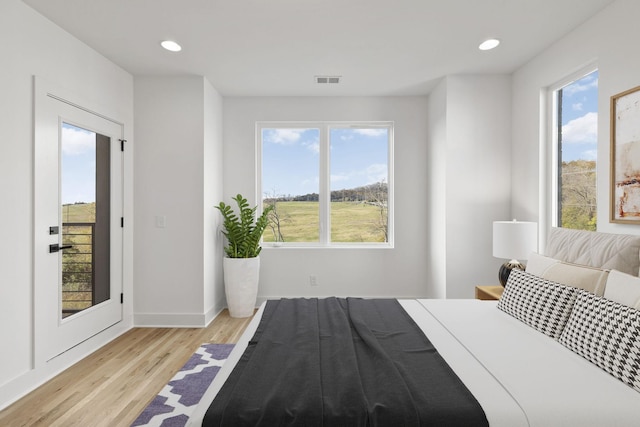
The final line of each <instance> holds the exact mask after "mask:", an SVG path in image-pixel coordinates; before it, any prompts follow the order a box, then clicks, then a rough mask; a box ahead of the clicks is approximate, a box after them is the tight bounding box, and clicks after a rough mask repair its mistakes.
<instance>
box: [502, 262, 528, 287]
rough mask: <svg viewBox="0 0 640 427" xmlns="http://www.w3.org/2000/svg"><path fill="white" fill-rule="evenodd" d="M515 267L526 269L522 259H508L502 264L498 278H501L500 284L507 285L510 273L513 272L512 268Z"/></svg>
mask: <svg viewBox="0 0 640 427" xmlns="http://www.w3.org/2000/svg"><path fill="white" fill-rule="evenodd" d="M514 268H516V269H518V270H522V271H524V265H522V263H521V262H520V261H518V260H515V259H512V260H511V261H507V262H505V263H504V264H502V266H500V270H498V279H499V280H500V284H501V285H502V286H506V284H507V279H509V274H511V270H513V269H514Z"/></svg>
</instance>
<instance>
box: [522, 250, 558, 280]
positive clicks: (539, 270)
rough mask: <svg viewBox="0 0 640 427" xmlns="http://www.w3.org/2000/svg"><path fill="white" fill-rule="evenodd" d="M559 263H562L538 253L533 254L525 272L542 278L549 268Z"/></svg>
mask: <svg viewBox="0 0 640 427" xmlns="http://www.w3.org/2000/svg"><path fill="white" fill-rule="evenodd" d="M559 262H560V261H559V260H557V259H553V258H549V257H548V256H544V255H540V254H538V253H536V252H531V255H529V259H528V260H527V267H526V268H525V269H524V271H526V272H527V273H531V274H533V275H534V276H538V277H542V275H543V274H544V272H545V271H547V269H548V268H549V267H551V266H552V265H554V264H557V263H559Z"/></svg>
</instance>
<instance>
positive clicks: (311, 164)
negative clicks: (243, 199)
mask: <svg viewBox="0 0 640 427" xmlns="http://www.w3.org/2000/svg"><path fill="white" fill-rule="evenodd" d="M329 139H330V164H331V190H341V189H348V188H355V187H360V186H363V185H368V184H373V183H375V182H381V181H385V182H388V177H387V176H388V161H387V159H388V130H387V129H386V128H384V129H381V128H361V129H354V128H331V129H330V131H329ZM262 143H263V145H262V191H263V196H264V197H274V196H278V197H281V196H298V195H304V194H311V193H318V192H319V181H320V150H321V146H322V142H321V141H320V129H318V128H308V129H284V128H279V129H263V130H262Z"/></svg>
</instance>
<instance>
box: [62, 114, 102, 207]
mask: <svg viewBox="0 0 640 427" xmlns="http://www.w3.org/2000/svg"><path fill="white" fill-rule="evenodd" d="M61 149H62V173H61V176H62V184H61V188H62V204H68V203H76V202H84V203H90V202H95V201H96V184H95V176H96V134H95V133H94V132H91V131H88V130H86V129H82V128H79V127H76V126H73V125H70V124H67V123H63V124H62V142H61Z"/></svg>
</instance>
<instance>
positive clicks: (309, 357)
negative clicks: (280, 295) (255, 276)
mask: <svg viewBox="0 0 640 427" xmlns="http://www.w3.org/2000/svg"><path fill="white" fill-rule="evenodd" d="M203 425H204V426H234V427H239V426H331V427H333V426H447V427H455V426H464V427H470V426H488V422H487V420H486V417H485V414H484V412H483V410H482V408H481V407H480V405H479V404H478V402H477V401H476V399H475V398H474V397H473V395H472V394H471V393H470V392H469V390H468V389H467V388H466V387H465V386H464V384H463V383H462V381H460V379H459V378H458V377H457V376H456V375H455V373H454V372H453V371H452V370H451V368H450V367H449V366H448V365H447V363H446V362H445V361H444V359H442V357H441V356H440V354H438V351H437V350H436V349H435V348H434V346H433V345H432V344H431V342H430V341H429V340H428V339H427V337H425V335H424V334H423V333H422V331H421V330H420V328H419V327H418V326H417V325H416V324H415V322H414V321H413V319H411V317H410V316H409V315H408V314H407V313H406V312H405V311H404V309H403V308H402V306H401V305H400V304H399V303H398V301H396V300H391V299H383V300H380V299H379V300H365V299H357V298H347V299H339V298H327V299H282V300H277V301H268V302H267V304H266V307H265V311H264V315H263V317H262V321H261V322H260V325H259V326H258V329H257V331H256V333H255V335H254V337H253V339H252V340H251V342H250V343H249V346H248V348H247V349H246V351H245V353H244V354H243V355H242V358H241V360H240V361H239V363H238V364H237V366H236V367H235V369H234V370H233V372H232V373H231V375H230V377H229V378H228V379H227V381H226V382H225V384H224V386H223V387H222V389H221V390H220V392H219V393H218V396H217V397H216V398H215V399H214V401H213V403H212V404H211V406H210V407H209V409H208V411H207V413H206V416H205V419H204V422H203Z"/></svg>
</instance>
